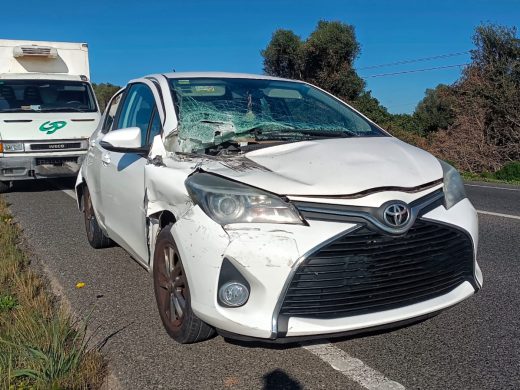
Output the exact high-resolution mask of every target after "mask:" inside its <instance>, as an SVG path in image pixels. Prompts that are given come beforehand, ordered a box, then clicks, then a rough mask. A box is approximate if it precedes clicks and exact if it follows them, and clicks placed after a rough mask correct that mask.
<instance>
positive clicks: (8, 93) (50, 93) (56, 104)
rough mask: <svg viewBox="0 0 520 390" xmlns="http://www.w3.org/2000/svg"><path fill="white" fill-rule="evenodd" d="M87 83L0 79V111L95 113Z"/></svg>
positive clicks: (92, 97)
mask: <svg viewBox="0 0 520 390" xmlns="http://www.w3.org/2000/svg"><path fill="white" fill-rule="evenodd" d="M96 110H97V108H96V103H95V101H94V94H93V93H92V90H91V88H90V86H89V84H88V83H85V82H81V81H63V80H25V79H24V80H5V79H4V80H0V113H4V112H53V111H56V112H78V111H79V112H95V111H96Z"/></svg>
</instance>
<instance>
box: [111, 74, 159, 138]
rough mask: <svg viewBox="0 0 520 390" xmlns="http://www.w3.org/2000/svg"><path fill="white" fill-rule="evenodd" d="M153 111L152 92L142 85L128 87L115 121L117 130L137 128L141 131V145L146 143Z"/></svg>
mask: <svg viewBox="0 0 520 390" xmlns="http://www.w3.org/2000/svg"><path fill="white" fill-rule="evenodd" d="M154 110H155V99H154V97H153V94H152V91H151V90H150V88H148V87H147V86H146V85H144V84H134V85H132V86H131V87H130V90H129V91H128V94H127V95H126V98H125V100H124V103H123V107H122V109H121V112H120V114H119V116H118V119H117V124H116V126H117V128H118V129H125V128H128V127H139V128H140V129H141V145H142V146H144V145H146V143H147V133H148V126H149V124H150V119H151V118H152V113H153V111H154Z"/></svg>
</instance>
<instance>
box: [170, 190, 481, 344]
mask: <svg viewBox="0 0 520 390" xmlns="http://www.w3.org/2000/svg"><path fill="white" fill-rule="evenodd" d="M421 218H422V219H424V220H426V221H428V220H430V221H435V222H437V223H444V224H447V225H452V226H456V227H457V228H458V229H460V230H462V231H465V232H466V233H467V235H468V236H469V237H470V238H471V241H472V243H471V245H472V247H473V254H474V259H473V262H474V278H473V281H474V283H473V284H472V283H470V282H467V281H464V282H463V283H460V284H459V285H457V286H456V287H455V288H454V289H452V290H451V291H449V292H447V293H445V294H443V295H441V296H436V297H434V298H432V299H427V300H424V301H420V302H416V303H413V304H409V305H406V306H402V307H398V308H392V309H390V310H382V311H377V312H372V313H366V314H360V315H350V316H343V317H339V318H326V319H324V318H305V317H301V316H298V317H297V316H295V317H288V318H284V317H283V316H280V309H281V305H282V302H283V301H284V299H285V294H286V292H287V286H288V283H290V281H291V280H292V278H293V275H294V272H295V270H296V268H297V267H298V265H299V264H300V263H301V261H302V259H305V258H306V257H307V256H308V255H309V254H311V253H313V252H315V251H316V248H319V247H321V246H323V243H324V242H327V241H328V240H330V239H332V238H334V237H337V236H338V235H341V234H342V233H344V232H346V231H349V230H351V229H353V228H355V227H356V224H355V223H345V222H332V221H308V222H309V226H299V225H270V224H242V225H233V226H229V227H227V228H226V229H225V230H224V229H222V227H221V226H219V225H217V224H216V223H214V222H213V221H212V220H210V219H209V218H208V217H207V216H206V215H205V214H204V213H203V212H202V211H201V210H200V209H199V208H198V207H194V208H193V209H192V210H191V211H190V212H189V213H187V214H186V215H185V216H184V217H183V218H181V219H180V220H179V221H177V223H176V224H175V225H174V227H173V230H172V233H173V235H174V239H175V241H176V242H177V243H178V247H179V252H180V255H181V258H182V259H183V263H184V267H185V270H186V275H187V277H188V282H189V284H190V291H191V295H192V296H191V299H192V307H193V310H194V312H195V314H197V316H198V317H200V318H201V319H202V320H204V321H205V322H207V323H209V324H211V325H212V326H214V327H216V328H217V329H219V331H220V332H221V333H222V334H224V335H227V336H230V337H235V338H244V337H246V338H253V339H265V340H276V339H279V338H283V339H286V340H295V339H294V338H295V337H296V338H298V339H301V338H315V337H324V336H329V335H344V334H353V333H359V332H361V331H370V330H373V329H376V328H382V327H388V326H396V325H398V324H402V323H406V322H413V321H417V320H418V319H420V318H423V317H427V316H429V315H431V314H432V313H436V312H438V311H440V310H443V309H445V308H448V307H450V306H453V305H455V304H457V303H459V302H461V301H462V300H464V299H466V298H468V297H469V296H471V295H472V294H473V293H475V291H476V290H477V289H478V288H479V287H480V286H481V285H482V274H481V272H480V269H479V267H478V264H477V263H476V260H475V258H476V250H477V244H478V223H477V216H476V212H475V209H474V208H473V206H472V205H471V203H470V202H469V201H468V200H467V199H466V200H463V201H461V202H459V204H457V205H456V206H454V207H452V208H451V209H450V210H446V209H445V208H444V207H443V206H439V207H437V208H435V209H433V210H431V211H429V212H428V213H426V214H425V215H423V216H422V217H421ZM224 258H227V259H228V260H230V261H231V262H232V264H233V265H234V267H235V268H236V269H237V270H238V271H239V272H240V273H241V274H242V276H243V277H244V278H245V279H247V281H248V282H249V284H250V286H251V292H250V298H249V301H248V302H247V303H246V304H245V305H244V306H242V307H239V308H225V307H222V306H220V305H219V304H218V302H217V289H218V279H219V275H220V267H221V264H222V261H223V259H224Z"/></svg>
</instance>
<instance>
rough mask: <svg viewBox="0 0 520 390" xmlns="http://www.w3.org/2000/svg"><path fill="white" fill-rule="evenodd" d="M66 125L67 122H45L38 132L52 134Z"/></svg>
mask: <svg viewBox="0 0 520 390" xmlns="http://www.w3.org/2000/svg"><path fill="white" fill-rule="evenodd" d="M66 124H67V122H65V121H56V122H51V121H47V122H45V123H43V124H42V125H41V126H40V131H45V132H46V133H47V134H54V133H55V132H57V131H58V130H59V129H63V128H64V127H65V125H66Z"/></svg>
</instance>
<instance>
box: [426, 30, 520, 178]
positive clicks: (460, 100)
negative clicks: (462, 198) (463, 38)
mask: <svg viewBox="0 0 520 390" xmlns="http://www.w3.org/2000/svg"><path fill="white" fill-rule="evenodd" d="M473 42H474V44H475V49H474V50H472V52H471V57H472V63H471V64H470V65H469V66H468V67H467V68H466V69H465V70H464V72H463V75H462V77H461V79H460V80H459V81H458V82H456V83H455V84H454V85H453V86H452V88H453V92H454V105H453V110H454V121H453V124H452V125H451V126H449V127H448V129H447V130H446V131H442V132H439V134H437V135H435V137H434V138H433V141H434V142H433V146H432V147H433V149H434V151H436V152H437V153H438V154H439V155H441V156H443V157H445V158H447V159H449V160H451V161H454V162H456V163H457V164H458V165H459V168H462V169H464V170H467V171H470V172H482V171H496V170H498V169H499V168H500V167H501V166H503V165H504V164H505V163H507V162H509V161H515V160H520V110H519V109H518V108H519V107H520V40H519V39H518V38H517V37H516V29H515V28H514V27H504V26H497V25H492V24H488V25H481V26H479V27H477V28H476V30H475V35H474V36H473Z"/></svg>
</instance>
